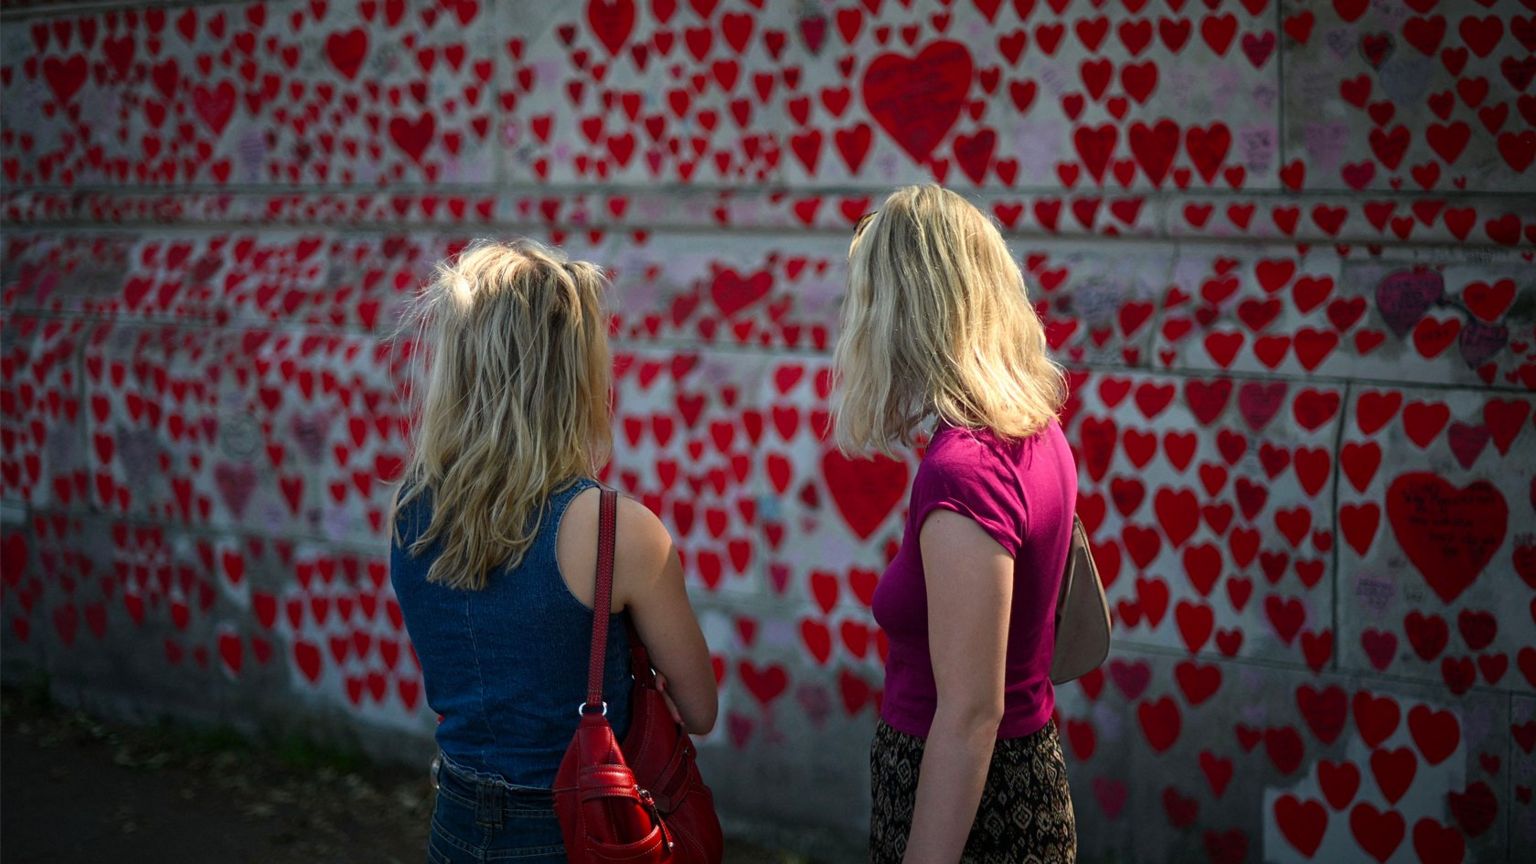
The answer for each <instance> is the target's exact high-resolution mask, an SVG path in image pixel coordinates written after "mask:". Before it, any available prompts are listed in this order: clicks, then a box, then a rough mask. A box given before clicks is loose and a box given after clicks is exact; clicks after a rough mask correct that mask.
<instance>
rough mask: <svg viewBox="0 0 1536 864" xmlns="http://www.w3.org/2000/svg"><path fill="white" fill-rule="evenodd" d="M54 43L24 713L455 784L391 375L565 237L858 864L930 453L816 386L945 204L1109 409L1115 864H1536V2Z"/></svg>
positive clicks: (824, 837) (33, 102)
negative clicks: (846, 280)
mask: <svg viewBox="0 0 1536 864" xmlns="http://www.w3.org/2000/svg"><path fill="white" fill-rule="evenodd" d="M12 5H13V4H8V8H7V10H6V12H5V14H4V16H3V20H0V49H3V52H0V54H3V59H0V98H3V103H4V106H5V108H4V119H5V122H4V129H3V130H0V176H3V177H4V182H5V189H6V191H5V197H4V201H3V211H0V212H3V213H4V216H5V220H6V223H5V229H6V230H5V236H4V238H3V240H0V248H3V258H0V300H3V311H4V319H3V325H0V338H3V347H0V373H3V383H0V402H3V406H0V407H3V408H4V417H3V419H0V436H3V437H0V445H3V448H0V502H3V510H0V523H3V530H0V545H3V550H4V560H3V577H4V578H3V580H0V609H3V618H4V621H3V625H0V634H3V643H0V645H3V649H4V668H5V672H6V675H7V676H8V677H10V676H15V675H21V674H27V673H30V672H33V671H35V670H38V669H42V670H44V671H46V672H47V673H48V674H49V675H50V676H51V677H52V680H53V681H54V682H55V684H56V686H57V688H58V690H59V692H61V694H63V695H65V696H67V697H68V698H70V699H73V700H76V701H80V702H87V703H91V704H95V705H97V706H100V707H105V708H110V709H111V710H113V711H115V712H118V713H122V714H127V715H130V716H138V717H153V716H156V715H158V714H163V713H168V714H175V715H180V716H185V717H191V718H202V719H209V720H215V719H216V720H221V721H225V722H235V723H239V724H247V725H251V726H255V725H279V726H295V727H300V728H304V729H307V730H310V731H311V732H313V733H314V734H317V735H322V736H325V737H329V738H332V739H345V740H355V741H357V742H359V743H361V744H362V745H363V746H365V747H368V748H369V749H370V750H372V751H373V752H375V753H378V754H382V755H389V756H393V757H396V758H401V759H420V758H422V757H423V756H424V754H425V753H427V752H428V751H429V748H430V731H431V727H432V720H433V718H432V715H431V712H430V710H429V709H428V708H427V706H425V704H424V703H423V699H422V692H421V684H420V672H419V669H418V667H417V666H416V664H415V662H414V656H413V655H412V653H411V651H410V649H409V645H408V643H407V642H406V639H405V634H404V632H403V630H402V628H401V625H400V616H399V611H398V608H397V607H395V606H394V604H393V600H392V597H391V595H390V592H389V589H388V586H387V580H386V579H385V572H384V569H383V568H384V560H385V550H386V546H385V543H386V540H385V534H384V531H383V522H384V518H385V514H386V512H387V506H388V496H389V490H388V487H387V485H386V484H387V480H388V479H389V478H390V477H392V476H393V474H394V472H395V471H397V470H398V466H399V464H400V460H401V459H403V457H404V455H405V453H406V446H407V444H406V441H407V437H406V432H407V428H406V427H407V420H406V418H405V416H404V407H403V404H402V402H401V401H400V399H399V390H398V378H397V374H398V373H399V372H400V371H401V366H400V364H401V362H402V361H403V359H404V352H403V351H402V350H400V349H399V348H398V347H391V346H390V345H388V344H387V343H386V342H384V341H383V339H384V337H385V336H387V335H388V334H389V332H390V330H391V327H392V323H393V321H394V320H395V315H396V313H397V311H398V310H399V308H400V304H401V302H402V301H403V299H404V298H405V297H407V296H408V295H409V294H410V292H411V291H412V290H413V289H414V288H415V286H416V285H417V284H419V281H420V280H421V278H422V277H423V276H424V275H425V274H426V273H427V271H428V268H429V267H430V265H431V264H432V262H434V261H436V260H437V259H439V258H441V257H442V256H444V255H446V254H448V253H450V252H451V251H452V250H453V249H454V248H456V247H457V245H458V244H460V243H462V242H465V241H467V240H469V239H472V238H474V237H477V236H487V235H490V236H507V235H511V234H518V233H526V234H533V235H535V236H540V237H544V238H546V239H551V240H553V241H555V242H558V243H561V244H563V245H564V246H566V247H567V248H568V249H569V250H570V251H571V253H572V254H574V255H577V256H582V257H590V258H592V259H593V260H596V261H599V262H602V263H603V264H605V265H607V266H610V267H612V268H613V270H614V273H615V282H614V292H613V298H612V299H613V309H614V312H615V322H614V328H613V332H614V336H615V361H616V373H617V374H616V380H617V385H618V402H617V404H618V416H617V417H616V419H615V436H616V441H617V443H618V447H617V453H616V456H615V458H614V461H613V464H612V465H611V467H610V468H609V469H608V474H607V479H608V480H609V481H610V482H613V483H614V484H616V485H617V486H619V487H620V488H622V489H624V490H626V491H628V492H629V493H631V494H633V495H636V496H637V497H639V498H641V499H642V500H644V501H645V502H646V503H647V504H648V505H650V506H651V507H652V508H653V509H655V510H656V511H657V512H658V513H659V514H660V515H661V516H662V518H663V519H665V520H666V522H667V523H668V525H669V526H671V528H672V529H673V531H674V533H675V535H676V536H677V538H678V543H679V546H680V548H681V549H682V551H683V554H684V558H685V562H686V565H687V570H688V574H689V579H690V584H691V586H692V589H693V592H694V595H695V599H696V601H697V604H698V607H699V609H700V610H701V615H702V616H703V619H704V625H705V629H706V633H707V635H708V637H709V640H710V644H711V647H712V649H713V650H714V652H715V653H716V655H717V657H718V669H719V674H720V676H721V681H722V698H723V705H722V708H723V711H722V722H721V724H720V727H719V729H718V730H717V731H716V732H715V733H714V734H712V735H711V736H709V737H708V738H707V739H705V740H703V741H702V742H701V748H702V752H703V759H704V762H705V768H706V772H707V774H708V777H709V779H710V780H711V782H712V783H713V784H714V786H715V787H716V789H717V792H718V797H719V800H720V802H721V806H722V809H723V811H724V812H725V815H726V818H727V820H728V821H730V822H731V823H732V824H734V825H739V826H742V827H743V828H744V829H746V830H749V831H752V832H756V835H757V836H759V837H763V838H766V839H768V840H770V841H771V842H775V843H797V844H800V845H801V846H802V847H803V848H807V849H814V850H820V851H821V852H822V853H823V854H825V855H829V856H832V857H837V858H841V857H854V858H856V857H857V849H858V844H859V843H860V837H861V832H862V831H863V826H864V822H865V819H866V815H865V814H866V810H867V805H868V788H867V782H868V781H867V779H866V778H867V773H866V772H867V759H866V747H867V743H868V739H869V734H870V731H871V728H872V725H873V722H874V717H875V712H876V710H877V706H878V703H879V698H880V687H881V657H882V655H883V652H884V642H883V639H882V637H881V635H880V634H879V633H878V631H877V630H876V629H875V628H874V626H873V620H872V618H871V616H870V613H869V598H870V592H871V591H872V588H873V585H874V582H875V580H876V579H877V577H878V574H879V572H880V570H881V568H882V567H883V566H884V563H885V561H886V560H887V556H888V555H889V554H890V550H891V549H892V548H893V544H894V543H895V542H896V541H897V539H898V537H899V531H900V525H901V524H902V523H901V516H902V512H901V511H902V502H903V500H904V495H905V491H906V485H907V483H909V482H910V477H911V472H912V470H913V468H914V467H915V464H916V462H915V460H914V459H913V458H912V457H907V458H905V459H904V460H899V461H896V462H886V463H867V462H858V461H854V462H850V461H848V460H845V459H843V458H841V457H840V456H837V455H835V454H833V453H832V452H831V450H830V448H829V446H828V445H827V443H826V441H825V440H824V438H823V436H822V433H823V432H824V428H825V422H826V416H827V415H826V412H827V408H828V401H827V399H828V384H829V379H828V374H829V364H830V352H829V346H830V344H831V342H832V340H833V339H834V338H835V327H836V314H837V307H838V303H839V299H840V295H841V291H842V287H841V286H842V279H843V270H842V268H843V260H844V255H845V252H846V247H847V235H848V231H849V229H850V227H851V225H852V223H853V222H854V221H855V220H857V218H858V217H859V216H860V215H861V214H862V213H864V212H866V211H867V210H869V209H870V208H871V207H873V206H875V205H876V204H877V203H878V201H879V199H880V196H881V195H883V194H884V193H885V192H886V191H887V190H888V189H889V188H890V187H891V186H893V185H895V184H899V183H907V182H920V181H927V180H940V181H942V182H945V183H947V184H949V185H952V186H954V187H956V188H958V189H961V190H963V191H965V192H966V193H967V194H968V195H971V196H972V197H973V199H974V200H975V201H976V202H977V203H978V205H979V206H981V207H983V208H985V209H986V210H988V211H989V212H991V213H992V214H993V215H994V216H996V218H997V219H998V221H999V222H1000V223H1001V224H1002V225H1003V226H1004V228H1005V230H1006V232H1007V234H1008V236H1009V239H1010V242H1011V243H1012V244H1013V247H1014V250H1015V251H1016V252H1017V254H1018V255H1019V259H1020V261H1021V264H1022V265H1023V267H1024V269H1025V271H1026V274H1027V276H1028V282H1029V287H1030V291H1031V294H1032V297H1033V298H1034V299H1035V300H1036V301H1037V302H1038V304H1039V308H1040V310H1041V312H1042V314H1043V315H1044V316H1045V318H1046V321H1047V327H1048V334H1049V336H1050V340H1051V344H1052V347H1053V349H1054V350H1055V351H1056V352H1057V354H1058V356H1059V357H1060V358H1061V359H1062V360H1063V362H1065V363H1067V364H1068V366H1069V367H1070V368H1071V369H1072V370H1073V394H1074V395H1073V399H1072V402H1071V404H1070V406H1069V409H1068V412H1067V417H1066V427H1067V431H1068V434H1069V437H1070V438H1071V440H1072V441H1073V443H1074V445H1075V446H1076V447H1077V449H1078V454H1079V465H1080V469H1081V481H1082V490H1083V491H1082V496H1081V499H1080V501H1079V509H1080V511H1081V512H1082V513H1083V515H1084V518H1085V520H1087V521H1088V523H1089V525H1090V527H1091V529H1092V533H1093V536H1094V542H1095V544H1096V546H1097V549H1098V553H1099V558H1100V561H1101V564H1102V566H1103V567H1104V575H1105V579H1106V582H1107V583H1108V584H1109V595H1110V601H1111V605H1112V606H1113V608H1114V612H1115V615H1116V621H1117V626H1118V628H1119V630H1118V634H1117V645H1116V648H1115V651H1114V654H1113V656H1112V657H1111V660H1110V662H1109V663H1108V664H1106V666H1105V668H1104V670H1103V671H1102V672H1101V673H1099V674H1096V675H1093V676H1090V677H1089V678H1088V679H1086V680H1084V681H1083V682H1082V683H1081V684H1074V685H1071V686H1069V687H1066V688H1063V690H1062V691H1061V694H1060V718H1059V719H1060V723H1061V726H1062V729H1063V734H1064V738H1065V740H1066V747H1067V751H1068V758H1069V762H1070V764H1071V774H1072V780H1073V788H1074V800H1075V804H1076V808H1077V813H1078V818H1079V826H1080V831H1081V837H1082V846H1083V853H1084V858H1085V859H1086V860H1101V859H1102V860H1130V861H1164V860H1185V859H1203V860H1210V861H1216V862H1226V861H1260V860H1264V861H1290V860H1315V861H1324V860H1326V861H1336V860H1356V859H1365V860H1378V859H1379V860H1386V861H1394V862H1398V861H1413V860H1424V861H1445V860H1480V861H1481V860H1505V859H1508V860H1520V859H1521V858H1522V857H1523V856H1525V855H1526V854H1527V853H1528V851H1529V850H1530V849H1531V848H1532V846H1533V845H1536V808H1533V805H1532V802H1531V788H1532V786H1533V780H1532V772H1533V770H1536V769H1533V761H1532V760H1533V758H1536V753H1533V750H1536V725H1533V724H1536V718H1533V715H1532V712H1533V708H1532V706H1533V705H1536V699H1533V693H1536V648H1533V647H1531V646H1532V645H1533V644H1536V614H1533V611H1532V606H1531V604H1532V600H1533V596H1536V531H1533V528H1532V526H1533V525H1536V513H1533V510H1536V500H1533V498H1536V487H1533V483H1536V428H1533V427H1536V411H1533V403H1536V399H1533V397H1532V392H1533V391H1536V277H1533V275H1532V274H1533V273H1536V269H1533V268H1532V267H1531V254H1532V246H1533V245H1536V205H1533V200H1536V199H1533V193H1536V168H1532V167H1531V156H1530V154H1531V153H1532V152H1536V131H1533V128H1532V127H1533V125H1536V102H1533V99H1536V93H1533V89H1536V88H1533V87H1532V86H1531V78H1532V71H1533V70H1532V63H1533V61H1532V59H1531V58H1532V57H1533V52H1536V45H1533V41H1536V40H1533V35H1532V33H1533V24H1532V20H1533V12H1532V10H1531V9H1529V8H1528V6H1527V5H1523V4H1521V3H1519V2H1513V0H1496V2H1493V3H1491V4H1490V5H1488V6H1483V5H1481V4H1462V3H1451V2H1446V0H1441V2H1439V3H1434V2H1428V0H1426V2H1418V3H1413V4H1405V5H1402V6H1397V5H1396V4H1380V3H1378V4H1368V3H1366V2H1364V0H1334V2H1332V3H1330V4H1311V3H1305V4H1304V3H1300V2H1291V0H1286V2H1278V3H1277V2H1274V0H1244V2H1240V3H1225V4H1223V3H1214V2H1213V3H1182V2H1171V0H1170V2H1163V3H1158V2H1150V3H1143V2H1134V0H1126V2H1122V3H1102V4H1098V3H1092V2H1086V0H1045V2H1030V0H1021V2H1012V3H1001V2H998V0H959V2H954V3H951V4H947V5H946V4H938V3H926V2H922V0H915V2H902V0H883V2H882V0H863V2H852V0H850V2H846V3H842V4H832V3H820V2H803V3H795V4H784V3H756V2H751V0H722V2H713V0H688V2H683V3H673V2H667V0H647V2H633V3H632V2H630V0H594V2H582V3H571V4H548V3H535V2H531V0H529V2H513V0H451V2H440V3H409V4H407V3H399V2H392V0H377V2H369V0H359V2H355V3H354V2H339V0H331V2H318V0H317V2H304V3H297V2H269V3H265V4H258V3H251V4H246V3H229V4H218V5H198V6H195V7H194V6H189V5H182V4H170V5H165V6H156V7H151V8H147V9H141V8H130V7H129V4H124V5H123V6H121V7H111V5H110V4H104V5H102V6H98V7H92V9H91V10H90V11H88V12H74V11H70V10H69V9H67V8H65V7H64V6H63V5H62V4H48V3H32V4H20V5H19V6H16V8H11V7H12ZM1394 718H1395V719H1394ZM1389 721H1391V722H1389Z"/></svg>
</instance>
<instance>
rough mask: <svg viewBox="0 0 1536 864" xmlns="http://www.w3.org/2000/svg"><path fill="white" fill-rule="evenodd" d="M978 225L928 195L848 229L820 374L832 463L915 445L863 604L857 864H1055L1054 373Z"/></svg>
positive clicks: (1066, 469)
mask: <svg viewBox="0 0 1536 864" xmlns="http://www.w3.org/2000/svg"><path fill="white" fill-rule="evenodd" d="M1045 348H1046V343H1045V332H1044V329H1043V327H1042V326H1041V323H1040V319H1039V318H1038V317H1037V316H1036V315H1035V311H1034V309H1032V308H1031V307H1030V305H1029V299H1028V297H1027V296H1026V295H1025V289H1024V280H1023V277H1022V275H1021V274H1020V272H1019V267H1018V264H1017V263H1015V262H1014V259H1013V257H1012V256H1011V255H1010V254H1009V252H1008V247H1007V246H1006V245H1005V244H1004V242H1003V238H1002V235H1001V234H1000V233H999V232H998V229H997V226H996V225H994V224H993V223H992V221H991V220H990V219H988V218H987V217H986V216H985V215H983V214H982V213H981V211H979V210H977V209H976V208H975V207H974V206H972V205H971V204H970V203H969V202H967V201H966V200H965V199H964V198H962V197H960V196H959V195H957V194H955V193H954V192H951V191H949V190H947V189H942V188H940V187H938V186H909V187H906V188H904V189H898V190H897V191H896V192H895V193H894V194H892V195H891V196H890V197H889V198H887V199H886V201H885V203H884V204H882V205H881V207H880V209H879V210H877V211H876V212H875V213H874V214H872V215H871V216H869V217H867V218H866V219H864V220H861V222H860V224H859V225H858V226H857V227H856V228H855V233H854V240H853V245H852V248H851V250H850V252H849V257H848V293H847V295H846V297H845V298H844V301H843V321H842V330H841V332H840V334H839V337H838V343H837V350H836V357H835V366H836V371H837V378H838V381H837V390H838V393H839V404H838V405H837V409H836V431H837V440H838V443H839V444H840V445H841V446H842V447H843V449H844V450H850V451H853V450H871V449H872V450H881V451H886V452H889V451H891V450H893V449H895V448H897V447H910V446H912V445H913V444H914V443H915V441H916V440H917V439H918V436H919V435H923V436H926V438H927V441H926V448H925V450H924V452H923V454H922V461H921V463H920V464H919V466H918V469H917V476H916V477H915V478H914V479H913V481H912V495H911V501H910V503H909V506H908V508H907V524H906V530H905V532H904V534H903V536H902V541H901V546H900V548H899V549H898V551H897V553H896V557H895V558H894V559H892V561H891V563H890V565H889V566H888V567H887V568H886V570H885V573H884V574H883V575H882V576H881V577H880V582H879V584H878V586H877V588H876V590H875V596H874V603H873V611H874V614H875V620H876V621H877V622H878V623H879V624H880V627H881V628H882V629H883V630H884V631H885V633H886V635H887V636H888V637H889V640H890V652H889V654H888V655H887V658H886V666H885V698H884V699H883V701H882V702H881V706H880V723H879V725H878V726H877V728H876V731H875V739H874V742H873V744H872V746H871V748H870V773H871V784H872V790H871V791H872V792H873V809H872V811H871V814H870V860H871V861H872V862H874V864H887V862H890V864H894V862H906V864H954V862H956V861H964V862H972V864H994V862H995V864H1004V862H1025V861H1027V862H1034V864H1067V862H1071V861H1073V860H1074V859H1075V858H1076V854H1077V834H1076V826H1075V822H1074V819H1073V811H1072V799H1071V794H1070V792H1069V790H1068V788H1067V775H1066V766H1065V764H1064V762H1063V759H1062V752H1061V744H1060V741H1059V740H1058V739H1057V736H1056V726H1055V724H1054V723H1053V722H1052V720H1051V714H1052V710H1053V708H1054V707H1055V692H1054V691H1053V690H1052V689H1051V680H1050V667H1051V651H1052V645H1053V643H1054V638H1055V636H1054V624H1053V610H1054V605H1055V598H1056V594H1057V591H1058V590H1059V588H1060V585H1061V577H1062V571H1063V569H1064V568H1065V565H1066V557H1067V550H1068V544H1069V541H1070V537H1071V529H1072V513H1073V509H1074V506H1075V503H1076V497H1077V472H1076V468H1075V466H1074V464H1073V459H1072V451H1071V448H1070V447H1068V446H1067V441H1066V438H1065V437H1064V436H1063V435H1062V431H1061V425H1060V423H1059V422H1058V421H1057V419H1056V415H1057V412H1058V411H1060V410H1061V406H1062V402H1063V399H1064V396H1065V382H1064V380H1063V376H1062V373H1061V370H1060V369H1059V368H1058V367H1057V366H1056V364H1054V363H1053V362H1052V361H1051V360H1050V358H1049V357H1047V355H1046V350H1045Z"/></svg>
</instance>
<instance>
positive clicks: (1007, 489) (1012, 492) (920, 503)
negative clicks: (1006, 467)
mask: <svg viewBox="0 0 1536 864" xmlns="http://www.w3.org/2000/svg"><path fill="white" fill-rule="evenodd" d="M947 443H949V444H950V446H947V447H945V448H944V449H943V450H942V451H932V450H930V451H929V453H928V455H927V457H925V458H924V460H923V463H922V465H920V466H919V467H918V470H917V477H916V479H914V480H913V485H912V507H913V510H914V511H915V518H914V520H913V522H912V525H913V528H914V530H917V531H921V530H922V526H923V522H924V521H925V520H926V519H927V518H928V516H929V514H931V513H932V512H933V511H934V510H949V511H952V512H954V513H958V514H960V515H961V516H964V517H966V518H967V519H970V520H971V521H973V522H975V523H976V524H977V525H980V526H981V529H982V530H983V531H985V532H987V535H988V536H989V537H991V538H992V539H993V540H996V541H997V545H999V546H1001V547H1003V550H1004V551H1005V552H1007V553H1008V554H1009V555H1010V556H1012V557H1014V558H1017V557H1018V556H1019V551H1020V550H1021V549H1022V548H1023V546H1024V535H1025V517H1026V513H1025V502H1024V500H1023V499H1022V498H1021V497H1020V494H1019V488H1018V483H1017V481H1015V480H1014V479H1013V478H1012V477H1009V476H1007V474H1006V473H1005V472H1004V471H1003V470H1001V469H1002V466H1001V465H999V464H998V463H997V457H996V455H994V454H992V453H991V452H990V451H989V450H988V449H987V448H986V446H985V445H984V444H982V443H981V442H976V441H953V442H947Z"/></svg>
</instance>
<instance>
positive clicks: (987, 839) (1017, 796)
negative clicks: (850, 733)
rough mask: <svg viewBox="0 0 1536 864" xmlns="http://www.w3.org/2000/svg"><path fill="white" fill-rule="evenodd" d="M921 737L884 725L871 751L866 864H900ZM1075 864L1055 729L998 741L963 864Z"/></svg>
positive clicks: (1067, 797) (1051, 723) (1067, 796)
mask: <svg viewBox="0 0 1536 864" xmlns="http://www.w3.org/2000/svg"><path fill="white" fill-rule="evenodd" d="M923 744H924V741H923V739H922V738H918V737H916V736H913V735H907V734H905V733H903V732H898V731H896V730H895V729H892V728H891V727H890V726H887V725H886V724H885V723H884V722H882V723H880V725H879V726H878V727H877V728H876V730H875V741H874V744H873V745H871V747H870V750H869V770H870V783H871V791H873V793H874V804H873V809H872V811H871V813H870V819H869V860H870V864H899V862H900V861H901V858H902V855H903V854H905V853H906V850H907V835H908V834H909V833H910V832H911V830H912V808H913V805H914V804H915V803H916V800H917V775H918V767H919V766H920V765H921V764H922V761H923ZM1076 860H1077V823H1076V820H1075V819H1074V817H1073V815H1072V795H1071V792H1070V790H1069V789H1068V788H1067V766H1066V762H1065V761H1064V760H1063V759H1062V755H1061V740H1060V739H1059V738H1058V737H1057V736H1056V723H1055V722H1054V721H1047V722H1046V724H1045V728H1043V729H1041V730H1040V731H1038V732H1035V733H1034V734H1032V735H1026V736H1024V737H1023V738H1008V739H1002V740H999V741H998V742H997V746H996V747H995V748H994V749H993V751H992V763H991V765H990V767H988V769H987V782H986V786H985V787H984V788H983V789H982V792H981V803H980V804H979V805H977V808H976V821H975V822H974V823H972V825H971V833H970V837H969V838H967V839H966V841H965V853H964V855H963V856H962V857H961V861H962V862H963V864H1072V862H1074V861H1076Z"/></svg>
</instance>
